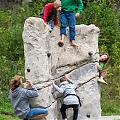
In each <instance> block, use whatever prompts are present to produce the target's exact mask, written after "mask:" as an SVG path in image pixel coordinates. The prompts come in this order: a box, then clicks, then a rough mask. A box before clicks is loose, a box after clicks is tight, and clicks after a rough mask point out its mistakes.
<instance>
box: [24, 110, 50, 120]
mask: <svg viewBox="0 0 120 120" xmlns="http://www.w3.org/2000/svg"><path fill="white" fill-rule="evenodd" d="M46 113H48V110H47V109H43V108H32V109H30V111H29V113H28V114H27V115H26V118H25V119H26V120H27V119H29V118H33V117H35V116H37V115H40V114H46Z"/></svg>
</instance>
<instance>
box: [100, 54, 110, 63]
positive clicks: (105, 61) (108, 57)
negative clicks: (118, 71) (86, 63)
mask: <svg viewBox="0 0 120 120" xmlns="http://www.w3.org/2000/svg"><path fill="white" fill-rule="evenodd" d="M102 55H107V59H106V60H104V61H102V62H103V63H104V64H106V63H107V62H108V60H109V59H110V56H109V55H108V54H107V53H103V54H100V56H102Z"/></svg>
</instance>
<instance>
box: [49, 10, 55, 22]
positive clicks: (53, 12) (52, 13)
mask: <svg viewBox="0 0 120 120" xmlns="http://www.w3.org/2000/svg"><path fill="white" fill-rule="evenodd" d="M56 16H57V10H56V9H55V8H54V9H52V11H51V13H50V14H49V15H48V16H47V22H49V21H50V20H54V18H56Z"/></svg>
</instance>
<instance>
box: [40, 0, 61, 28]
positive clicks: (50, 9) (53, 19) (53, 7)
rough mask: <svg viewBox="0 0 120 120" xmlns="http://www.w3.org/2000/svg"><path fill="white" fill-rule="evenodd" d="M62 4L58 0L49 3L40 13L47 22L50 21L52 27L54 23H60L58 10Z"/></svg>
mask: <svg viewBox="0 0 120 120" xmlns="http://www.w3.org/2000/svg"><path fill="white" fill-rule="evenodd" d="M60 4H61V2H60V1H58V0H56V1H55V2H53V3H47V4H46V5H45V6H44V8H43V10H42V12H41V13H40V18H42V19H43V20H44V22H45V23H49V24H50V26H51V28H52V29H53V28H54V25H55V26H57V25H58V17H57V11H59V7H60Z"/></svg>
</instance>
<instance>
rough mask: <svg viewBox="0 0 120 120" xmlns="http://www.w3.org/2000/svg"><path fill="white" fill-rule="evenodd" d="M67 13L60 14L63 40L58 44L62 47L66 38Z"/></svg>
mask: <svg viewBox="0 0 120 120" xmlns="http://www.w3.org/2000/svg"><path fill="white" fill-rule="evenodd" d="M65 14H66V12H65V11H61V12H60V23H61V27H60V35H61V40H59V42H58V44H59V43H61V44H62V45H63V44H64V38H65V35H66V15H65Z"/></svg>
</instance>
